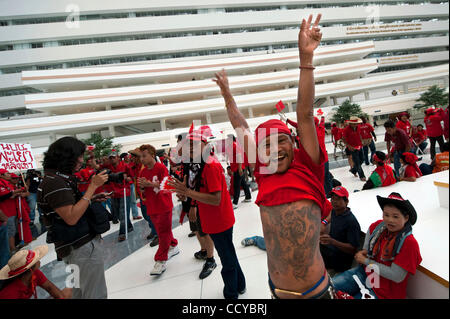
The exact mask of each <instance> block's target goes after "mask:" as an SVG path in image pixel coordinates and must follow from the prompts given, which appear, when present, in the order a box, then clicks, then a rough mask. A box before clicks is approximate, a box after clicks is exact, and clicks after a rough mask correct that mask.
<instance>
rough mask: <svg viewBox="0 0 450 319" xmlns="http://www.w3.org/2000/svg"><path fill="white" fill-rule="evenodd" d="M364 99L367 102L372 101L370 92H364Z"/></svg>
mask: <svg viewBox="0 0 450 319" xmlns="http://www.w3.org/2000/svg"><path fill="white" fill-rule="evenodd" d="M364 98H365V99H366V101H367V100H370V96H369V91H364Z"/></svg>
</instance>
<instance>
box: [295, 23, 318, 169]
mask: <svg viewBox="0 0 450 319" xmlns="http://www.w3.org/2000/svg"><path fill="white" fill-rule="evenodd" d="M320 18H321V14H319V15H317V18H316V20H315V22H314V25H313V26H312V27H311V21H312V15H310V16H309V18H308V21H306V20H305V19H303V21H302V25H301V27H300V32H299V34H298V50H299V57H300V80H299V83H298V97H297V123H298V132H299V138H300V142H301V144H302V145H303V148H304V149H305V151H306V152H307V153H308V155H309V156H310V157H311V159H312V161H313V162H314V163H319V157H320V148H319V142H318V139H317V134H316V127H315V124H314V111H313V104H314V95H315V89H314V86H315V85H314V73H313V72H314V67H313V65H312V63H313V57H314V50H315V49H316V48H317V47H318V46H319V43H320V40H321V39H322V33H321V32H320V29H319V27H318V26H319V21H320Z"/></svg>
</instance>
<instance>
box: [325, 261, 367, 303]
mask: <svg viewBox="0 0 450 319" xmlns="http://www.w3.org/2000/svg"><path fill="white" fill-rule="evenodd" d="M353 275H356V276H358V278H359V281H361V283H362V284H363V285H364V286H365V287H366V288H367V285H366V278H367V275H366V272H365V271H364V267H363V266H361V265H360V266H358V267H355V268H352V269H349V270H347V271H345V272H343V273H340V274H337V275H336V276H334V277H333V279H332V281H333V285H334V289H335V290H336V291H339V290H340V291H342V292H346V293H348V294H349V295H350V296H353V298H355V299H361V298H362V295H361V291H360V289H359V286H358V284H357V283H356V281H355V279H353ZM367 290H369V292H370V294H371V295H372V296H374V297H375V298H376V295H375V293H374V292H373V290H372V289H370V288H367Z"/></svg>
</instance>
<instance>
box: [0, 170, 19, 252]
mask: <svg viewBox="0 0 450 319" xmlns="http://www.w3.org/2000/svg"><path fill="white" fill-rule="evenodd" d="M22 193H23V191H22V189H15V187H14V185H13V184H12V183H11V174H10V173H9V172H8V171H7V170H5V169H0V210H1V211H3V213H4V214H5V215H6V216H7V217H8V221H7V230H8V231H7V232H8V239H9V250H10V252H11V251H13V250H14V249H15V248H16V242H15V236H16V232H17V226H16V224H17V223H16V221H17V201H16V198H17V197H18V196H21V194H22Z"/></svg>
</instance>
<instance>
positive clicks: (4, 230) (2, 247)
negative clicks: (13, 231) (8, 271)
mask: <svg viewBox="0 0 450 319" xmlns="http://www.w3.org/2000/svg"><path fill="white" fill-rule="evenodd" d="M10 257H11V256H10V252H9V238H8V226H6V223H5V224H4V225H0V269H1V268H3V267H4V266H6V264H7V263H8V260H9V258H10Z"/></svg>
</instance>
